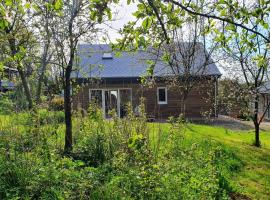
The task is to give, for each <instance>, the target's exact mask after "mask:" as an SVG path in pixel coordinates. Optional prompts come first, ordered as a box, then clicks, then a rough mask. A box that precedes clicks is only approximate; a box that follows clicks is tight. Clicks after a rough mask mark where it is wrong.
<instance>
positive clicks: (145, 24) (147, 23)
mask: <svg viewBox="0 0 270 200" xmlns="http://www.w3.org/2000/svg"><path fill="white" fill-rule="evenodd" d="M151 24H152V20H151V19H150V18H149V17H147V18H145V19H144V20H143V22H142V26H143V28H144V29H148V28H150V26H151Z"/></svg>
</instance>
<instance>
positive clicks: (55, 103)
mask: <svg viewBox="0 0 270 200" xmlns="http://www.w3.org/2000/svg"><path fill="white" fill-rule="evenodd" d="M49 106H50V109H51V110H55V111H57V110H58V111H59V110H64V98H63V97H54V98H53V99H52V100H51V101H50V103H49Z"/></svg>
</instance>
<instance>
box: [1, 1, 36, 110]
mask: <svg viewBox="0 0 270 200" xmlns="http://www.w3.org/2000/svg"><path fill="white" fill-rule="evenodd" d="M27 5H28V4H27V3H23V1H21V0H17V1H16V3H12V1H2V2H1V3H0V10H1V12H0V27H1V28H0V36H1V43H5V44H6V45H5V46H6V47H8V49H6V50H7V52H6V54H5V55H6V56H5V57H6V59H5V62H9V63H11V62H12V63H14V65H16V68H17V70H18V72H19V75H20V78H21V81H22V85H23V88H24V91H25V95H26V98H27V101H28V107H29V109H31V108H32V107H33V101H32V95H31V92H30V88H29V84H28V80H27V76H26V74H25V70H24V66H23V61H24V59H25V58H26V57H27V53H28V51H27V50H28V48H29V46H30V45H31V44H33V42H34V37H33V33H32V32H31V31H30V30H29V27H28V26H29V24H28V23H29V19H30V18H29V16H28V15H27V13H26V11H25V7H27ZM2 62H3V61H2ZM5 62H4V63H5Z"/></svg>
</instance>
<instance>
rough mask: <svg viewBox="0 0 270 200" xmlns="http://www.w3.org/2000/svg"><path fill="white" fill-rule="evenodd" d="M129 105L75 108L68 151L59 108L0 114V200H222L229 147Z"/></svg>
mask: <svg viewBox="0 0 270 200" xmlns="http://www.w3.org/2000/svg"><path fill="white" fill-rule="evenodd" d="M131 110H132V109H130V108H129V115H128V117H126V118H125V119H119V118H117V117H116V116H115V115H114V114H113V113H112V115H113V116H115V117H113V119H112V120H111V121H106V120H104V119H103V115H102V112H101V111H100V110H99V109H96V108H95V107H93V106H92V107H90V108H89V113H90V114H89V115H88V116H87V117H84V118H83V117H82V116H81V115H80V114H76V117H75V118H74V119H73V121H74V127H73V128H74V130H73V131H74V133H75V134H74V149H73V152H72V153H71V154H70V155H69V156H68V157H67V156H64V154H63V145H64V144H63V141H64V140H63V137H64V125H63V119H64V117H63V113H62V112H59V111H57V112H56V111H46V110H38V111H37V112H29V113H27V112H24V113H20V114H19V115H12V114H10V115H2V116H1V117H0V133H1V137H0V151H1V152H0V160H1V161H0V163H1V164H0V177H1V178H0V199H179V198H180V199H228V197H229V196H228V195H229V194H230V192H232V191H233V187H232V186H231V185H230V183H229V179H230V177H231V175H232V173H233V172H235V171H238V170H240V168H241V166H242V163H241V161H240V160H239V159H238V158H237V157H236V155H234V153H233V152H232V151H231V150H230V149H228V148H226V147H225V146H223V145H220V144H219V143H218V142H211V141H209V140H207V139H205V140H201V141H199V140H197V139H196V138H194V139H192V138H190V137H189V136H188V133H187V132H188V131H189V128H190V127H192V125H190V124H187V123H186V122H184V121H183V120H182V119H181V118H179V119H171V120H170V123H169V124H164V125H165V126H163V125H158V124H148V123H147V122H146V119H145V116H144V115H143V114H141V115H140V116H136V117H135V116H134V114H133V113H132V111H131ZM140 110H141V111H142V113H143V107H141V109H140ZM15 119H16V120H15ZM158 126H159V127H158ZM162 127H163V128H162Z"/></svg>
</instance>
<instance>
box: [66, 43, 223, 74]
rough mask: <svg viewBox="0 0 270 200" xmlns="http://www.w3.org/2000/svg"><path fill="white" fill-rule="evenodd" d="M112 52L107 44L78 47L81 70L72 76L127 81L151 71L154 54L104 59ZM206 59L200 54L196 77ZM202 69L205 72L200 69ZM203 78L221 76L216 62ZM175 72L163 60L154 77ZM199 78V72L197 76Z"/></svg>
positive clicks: (139, 51) (207, 67)
mask: <svg viewBox="0 0 270 200" xmlns="http://www.w3.org/2000/svg"><path fill="white" fill-rule="evenodd" d="M108 52H112V51H111V48H110V46H109V45H106V44H94V45H90V44H81V45H79V47H78V51H77V55H78V57H79V59H78V63H77V69H76V70H75V71H74V72H73V73H72V75H71V77H72V78H92V77H93V78H94V77H95V78H126V77H140V76H142V75H145V74H146V72H147V69H148V66H149V65H148V64H147V61H148V60H151V59H154V57H153V56H154V55H153V54H151V53H149V52H146V51H143V50H138V51H136V52H126V51H122V52H121V53H120V56H117V55H116V54H115V52H112V57H113V58H112V59H110V58H108V57H107V56H108V55H107V54H106V57H105V59H103V58H102V57H103V54H104V53H108ZM203 59H205V56H203V54H201V53H198V56H196V59H195V61H194V69H193V70H194V74H195V73H196V72H197V71H198V68H202V67H201V65H202V63H203V62H204V60H203ZM200 70H201V69H200ZM200 73H201V75H217V76H220V75H221V73H220V71H219V70H218V68H217V66H216V65H215V64H214V63H213V62H212V63H210V62H209V64H208V65H207V66H206V67H204V69H203V71H201V72H200ZM173 74H174V73H172V70H171V69H170V68H169V67H168V65H166V64H165V63H164V62H163V61H160V60H159V61H157V62H156V65H155V68H154V76H158V77H163V76H169V75H173ZM196 74H197V75H198V73H196Z"/></svg>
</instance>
